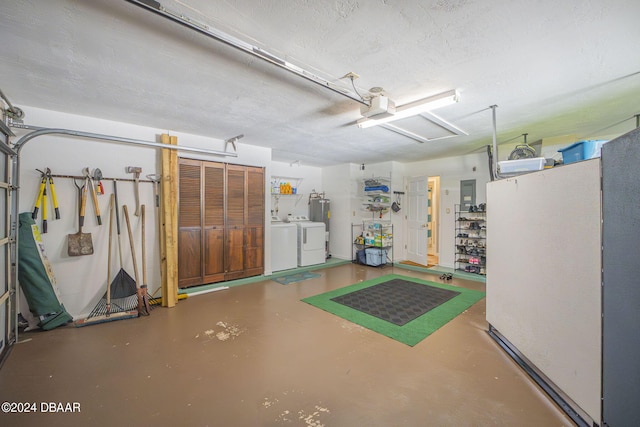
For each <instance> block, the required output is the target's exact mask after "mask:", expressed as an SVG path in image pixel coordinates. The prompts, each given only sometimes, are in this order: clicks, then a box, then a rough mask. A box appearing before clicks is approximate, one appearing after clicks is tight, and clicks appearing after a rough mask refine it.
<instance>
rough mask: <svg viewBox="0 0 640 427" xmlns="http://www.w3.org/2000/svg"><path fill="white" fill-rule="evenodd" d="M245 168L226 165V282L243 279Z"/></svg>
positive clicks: (245, 212) (245, 211)
mask: <svg viewBox="0 0 640 427" xmlns="http://www.w3.org/2000/svg"><path fill="white" fill-rule="evenodd" d="M245 169H246V168H245V167H244V166H236V165H227V212H226V228H225V234H226V237H225V240H226V247H227V254H226V255H227V256H226V260H225V262H226V273H227V280H231V279H238V278H240V277H244V270H245V267H244V260H245V257H244V248H245V243H244V238H245V236H244V231H245V230H244V226H245V223H246V214H247V210H246V208H245V205H246V198H247V197H246V195H247V191H246V179H245Z"/></svg>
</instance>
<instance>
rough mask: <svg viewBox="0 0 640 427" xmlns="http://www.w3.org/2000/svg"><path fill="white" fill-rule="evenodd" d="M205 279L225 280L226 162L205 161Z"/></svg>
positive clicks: (208, 280) (207, 280)
mask: <svg viewBox="0 0 640 427" xmlns="http://www.w3.org/2000/svg"><path fill="white" fill-rule="evenodd" d="M203 175H204V189H203V192H204V203H203V207H204V215H203V218H204V222H203V224H202V227H203V229H204V242H203V244H204V259H203V265H202V269H203V275H204V277H203V281H202V283H212V282H219V281H221V280H224V273H225V271H224V187H225V182H224V164H223V163H213V162H204V164H203Z"/></svg>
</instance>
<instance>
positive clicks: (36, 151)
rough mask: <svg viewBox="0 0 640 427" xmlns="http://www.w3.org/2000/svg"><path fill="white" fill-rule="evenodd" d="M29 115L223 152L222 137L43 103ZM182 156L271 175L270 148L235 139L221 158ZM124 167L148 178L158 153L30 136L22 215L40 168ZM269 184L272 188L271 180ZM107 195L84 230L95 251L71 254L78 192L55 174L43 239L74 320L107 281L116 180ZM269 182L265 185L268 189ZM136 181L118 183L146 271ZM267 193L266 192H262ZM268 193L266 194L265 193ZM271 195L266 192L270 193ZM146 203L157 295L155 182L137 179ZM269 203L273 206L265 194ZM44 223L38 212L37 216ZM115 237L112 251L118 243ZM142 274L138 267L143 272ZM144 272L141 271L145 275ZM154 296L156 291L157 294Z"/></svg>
mask: <svg viewBox="0 0 640 427" xmlns="http://www.w3.org/2000/svg"><path fill="white" fill-rule="evenodd" d="M21 108H23V109H24V111H25V113H26V116H25V123H26V124H29V125H33V126H40V127H50V128H66V129H74V130H82V131H86V132H92V133H102V134H109V135H117V136H121V137H126V138H133V139H140V140H146V141H156V142H157V141H158V140H159V135H160V134H162V133H170V134H171V135H175V136H177V137H178V144H179V145H184V146H192V147H206V148H210V149H214V150H224V142H223V141H222V140H218V139H213V138H206V137H203V136H197V135H189V134H183V133H179V132H173V131H170V130H167V129H153V128H147V127H143V126H136V125H132V124H126V123H118V122H112V121H107V120H101V119H96V118H90V117H82V116H76V115H70V114H65V113H60V112H54V111H49V110H43V109H38V108H31V107H23V106H21ZM27 132H28V131H24V130H18V129H14V133H16V134H17V137H16V138H13V139H12V141H14V142H15V141H17V140H18V138H19V137H20V136H22V135H24V134H26V133H27ZM179 155H181V156H182V155H184V156H185V157H191V158H204V159H207V160H211V161H220V162H227V163H236V164H245V165H252V166H263V167H265V168H266V174H267V175H266V176H269V173H270V159H271V150H270V149H266V148H260V147H254V146H248V145H246V144H242V142H240V143H239V144H238V157H237V158H233V157H220V156H207V155H194V154H192V153H182V154H179ZM126 166H140V167H142V176H141V179H146V175H147V174H160V150H158V149H155V148H150V147H139V146H130V145H125V144H113V143H106V142H100V141H93V140H88V139H83V138H73V137H68V136H43V137H39V138H35V139H33V140H31V141H29V142H28V143H27V144H26V145H25V146H24V148H23V149H22V151H21V153H20V168H21V169H20V200H19V210H20V212H30V211H32V210H33V205H34V202H35V198H36V194H37V189H38V185H39V181H40V174H39V173H38V172H37V171H36V170H35V169H36V168H38V169H43V168H46V167H49V168H50V169H51V171H52V173H53V174H58V175H82V169H83V168H84V167H89V168H90V169H91V170H92V171H93V169H95V168H100V169H101V170H102V173H103V175H104V176H105V177H110V178H132V177H133V176H132V174H127V173H126V172H125V168H126ZM265 181H266V185H268V180H265ZM103 184H104V187H105V192H106V194H105V195H101V196H98V200H99V206H100V210H101V213H102V216H103V225H102V226H98V225H97V222H96V218H95V216H94V210H93V206H92V204H91V201H90V200H89V201H88V202H87V214H86V218H85V226H84V228H83V232H88V233H91V235H92V240H93V246H94V253H93V255H88V256H80V257H69V256H68V255H67V235H68V234H71V233H76V232H77V231H78V219H77V209H78V208H77V206H78V205H77V192H76V188H75V187H74V185H73V181H72V180H71V179H63V178H56V179H55V188H56V192H57V196H58V202H59V205H60V213H61V219H60V220H52V218H53V215H52V212H51V209H49V211H50V212H49V215H48V216H49V227H48V228H49V232H48V233H46V234H44V235H43V243H44V245H45V248H46V253H47V256H48V258H49V260H50V261H51V264H52V266H53V271H54V274H55V277H56V279H57V283H58V287H59V288H60V292H61V299H62V302H63V303H64V305H65V307H66V308H67V310H68V311H69V313H70V314H71V315H73V316H74V317H76V318H82V317H85V316H86V315H87V314H88V313H89V312H90V311H91V309H93V307H94V306H95V304H96V302H97V301H98V300H99V299H100V298H101V297H102V295H103V294H104V293H105V291H106V285H107V252H108V251H107V244H108V230H109V225H108V224H109V222H108V219H109V217H108V212H109V210H108V204H109V195H110V194H111V193H112V190H113V186H112V182H111V181H106V180H105V181H103ZM266 185H265V187H266ZM133 188H134V186H133V183H128V182H119V183H118V199H119V203H120V206H122V205H123V204H126V205H127V206H128V208H129V211H130V218H131V222H132V228H133V230H132V231H133V235H134V242H135V247H136V252H137V261H138V266H139V268H140V269H141V262H142V260H141V224H140V220H139V218H138V217H135V216H133V211H134V210H135V201H134V193H133ZM265 191H267V190H266V189H265ZM267 194H268V193H267ZM267 197H268V196H267ZM140 200H141V204H145V205H146V210H147V222H146V249H147V258H148V263H147V278H148V280H147V281H148V285H149V290H150V292H151V293H154V292H155V291H156V290H157V289H158V288H159V286H160V271H159V252H158V239H157V237H156V235H157V234H156V232H157V230H156V228H155V227H154V225H155V213H154V207H153V206H154V205H153V188H152V185H151V184H150V183H141V184H140ZM266 206H269V201H268V199H267V201H266ZM268 215H269V212H268V209H266V213H265V217H266V218H265V221H266V223H267V224H268V218H269V217H268ZM121 220H122V221H121V225H122V238H121V240H122V243H123V245H122V249H123V258H124V269H125V270H126V271H127V272H128V273H129V274H130V275H131V276H133V275H134V270H133V263H132V260H131V253H130V250H129V240H128V237H127V234H126V228H125V223H124V219H123V218H121ZM38 224H39V225H40V224H41V214H40V215H39V218H38ZM270 238H271V234H270V229H269V227H267V228H266V232H265V240H266V247H267V248H268V247H269V242H270ZM116 241H117V240H116V239H114V242H113V243H114V248H115V244H116ZM270 256H271V254H270V252H269V251H266V254H265V266H270V265H271V261H270V259H271V258H270ZM119 268H120V267H119V262H118V257H117V252H116V251H115V250H114V252H113V254H112V267H111V272H112V275H113V274H115V273H117V271H118V270H119ZM140 273H141V270H140ZM140 276H142V275H141V274H140ZM156 295H159V293H157V294H156Z"/></svg>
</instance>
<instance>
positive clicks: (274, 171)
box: [266, 162, 328, 220]
mask: <svg viewBox="0 0 640 427" xmlns="http://www.w3.org/2000/svg"><path fill="white" fill-rule="evenodd" d="M322 172H323V171H322V168H318V167H314V166H304V165H300V164H298V163H296V164H290V163H283V162H271V169H270V177H271V178H272V179H285V180H287V181H290V182H291V185H298V188H297V194H296V195H273V194H272V195H270V196H269V197H270V201H269V203H268V204H267V205H266V206H267V210H269V212H270V214H271V212H272V213H273V215H278V216H279V217H280V219H283V220H284V219H285V218H286V217H287V215H288V214H291V215H309V194H310V193H311V192H313V191H316V192H322V191H325V190H323V187H322ZM267 181H268V182H267V184H269V182H270V181H271V179H269V177H267ZM294 183H297V184H294ZM269 192H270V191H269ZM327 197H328V195H327ZM276 210H277V212H276Z"/></svg>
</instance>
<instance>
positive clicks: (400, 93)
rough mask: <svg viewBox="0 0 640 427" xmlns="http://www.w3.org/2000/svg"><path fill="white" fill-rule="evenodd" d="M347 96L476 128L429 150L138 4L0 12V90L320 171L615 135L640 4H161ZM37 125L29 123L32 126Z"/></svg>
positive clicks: (633, 106) (639, 37) (632, 83)
mask: <svg viewBox="0 0 640 427" xmlns="http://www.w3.org/2000/svg"><path fill="white" fill-rule="evenodd" d="M160 3H161V4H162V5H163V6H165V7H166V8H168V9H172V10H175V11H179V12H181V13H183V14H185V15H187V16H189V17H190V18H193V19H195V20H197V21H200V22H202V23H206V24H208V25H210V26H211V27H213V28H216V29H218V30H221V31H224V32H226V33H228V34H230V35H232V36H234V37H236V38H239V39H241V40H244V41H246V42H248V43H250V44H252V45H255V46H257V47H260V48H262V49H264V50H267V51H269V52H271V53H273V54H276V55H278V56H279V57H281V58H284V59H286V60H287V61H288V62H290V63H292V64H294V65H296V66H299V67H301V68H303V69H305V70H308V71H310V72H313V73H315V74H316V75H318V76H320V77H322V78H323V79H325V80H327V81H329V82H331V83H333V84H335V85H338V86H341V87H344V88H345V89H347V90H349V91H351V92H353V88H352V87H351V82H350V81H349V80H347V79H342V80H341V79H340V78H341V77H342V76H344V75H345V74H346V73H347V72H350V71H353V72H355V73H357V74H359V75H360V78H359V79H357V80H355V85H356V88H357V90H358V92H360V93H362V94H366V93H367V92H368V90H369V88H372V87H374V86H380V87H383V88H384V89H385V91H386V93H387V95H388V96H389V97H390V98H391V99H393V100H394V101H395V102H396V103H397V104H404V103H407V102H410V101H412V100H415V99H418V98H422V97H426V96H429V95H433V94H436V93H439V92H443V91H446V90H449V89H458V90H459V92H460V102H459V103H458V104H455V105H452V106H447V107H443V108H441V109H438V110H436V111H434V112H435V113H436V114H437V115H438V116H440V117H442V118H443V119H445V120H447V121H449V122H451V123H453V124H455V125H456V126H458V127H460V128H461V129H463V130H464V131H465V132H467V133H468V135H467V136H457V137H453V138H448V139H442V140H437V141H430V142H427V143H418V142H416V141H414V140H412V139H410V138H407V137H405V136H402V135H399V134H397V133H394V132H391V131H389V130H386V129H383V128H380V127H374V128H368V129H360V128H358V127H357V126H355V121H356V120H358V119H359V118H361V116H360V104H359V103H358V102H356V101H354V100H352V99H349V98H348V97H345V96H342V95H340V94H337V93H335V92H333V91H330V90H328V89H326V88H323V87H321V86H319V85H316V84H314V83H312V82H309V81H307V80H305V79H303V78H301V77H299V76H296V75H294V74H292V73H289V72H287V71H285V70H283V69H281V68H278V67H276V66H274V65H273V64H269V63H267V62H265V61H262V60H261V59H258V58H256V57H254V56H251V55H249V54H247V53H245V52H241V51H239V50H237V49H235V48H233V47H230V46H229V45H226V44H224V43H221V42H218V41H215V40H213V39H210V38H207V37H205V36H203V35H201V34H198V33H196V32H194V31H192V30H189V29H187V28H185V27H182V26H180V25H178V24H176V23H174V22H172V21H169V20H167V19H164V18H162V17H161V16H158V15H156V14H153V13H151V12H149V11H147V10H144V9H143V8H141V7H138V6H136V5H133V4H131V3H129V2H127V1H124V0H122V1H114V0H93V1H86V0H84V1H82V0H48V1H46V2H44V1H38V0H21V1H13V2H7V1H5V2H2V5H1V6H0V30H1V33H2V43H1V44H0V88H1V89H2V91H3V92H4V93H5V95H6V96H7V97H8V98H9V99H10V100H11V101H12V102H13V103H14V104H16V105H18V106H20V105H25V106H34V107H40V108H46V109H52V110H57V111H63V112H69V113H76V114H81V115H88V116H93V117H99V118H105V119H109V120H117V121H121V122H127V123H135V124H139V125H145V126H151V127H157V128H161V129H168V130H173V131H180V132H187V133H194V134H200V135H205V136H209V137H213V138H219V139H226V138H229V137H231V136H234V135H237V134H240V133H242V134H244V135H245V137H244V138H243V139H242V140H241V141H240V143H242V144H251V145H259V146H266V147H271V148H272V149H273V158H274V160H279V161H285V162H290V161H295V160H299V161H300V162H301V163H302V164H307V165H316V166H325V165H333V164H340V163H345V162H354V163H374V162H380V161H386V160H397V161H401V162H408V161H416V160H422V159H433V158H440V157H446V156H452V155H460V154H466V153H470V152H474V151H477V150H483V149H484V146H486V145H487V144H490V143H491V138H492V122H491V111H490V109H488V107H489V106H490V105H493V104H496V105H498V108H497V110H496V111H497V124H498V141H508V140H513V138H514V137H517V136H518V135H520V134H522V133H528V134H529V136H528V140H529V141H535V140H538V139H543V138H550V137H556V136H561V135H569V134H575V135H577V136H578V137H580V138H582V137H585V138H588V137H594V136H600V135H615V134H620V133H624V132H626V131H629V130H631V129H632V128H633V127H634V126H635V121H634V120H633V116H634V115H635V114H638V113H640V105H639V102H638V99H640V55H638V54H637V46H638V44H639V42H640V25H638V19H637V18H638V17H639V16H640V2H638V1H637V0H599V1H586V0H585V1H557V0H554V1H551V0H539V1H531V0H505V1H500V0H494V1H490V2H487V1H481V0H421V1H417V0H415V1H394V0H379V1H373V0H372V1H364V0H360V1H355V0H333V1H322V0H314V1H312V0H288V1H283V0H281V1H278V0H262V1H259V0H237V1H231V0H227V1H215V2H213V1H207V0H182V1H169V0H166V1H165V0H162V1H161V2H160ZM25 122H27V123H28V122H29V118H28V117H26V118H25Z"/></svg>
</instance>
